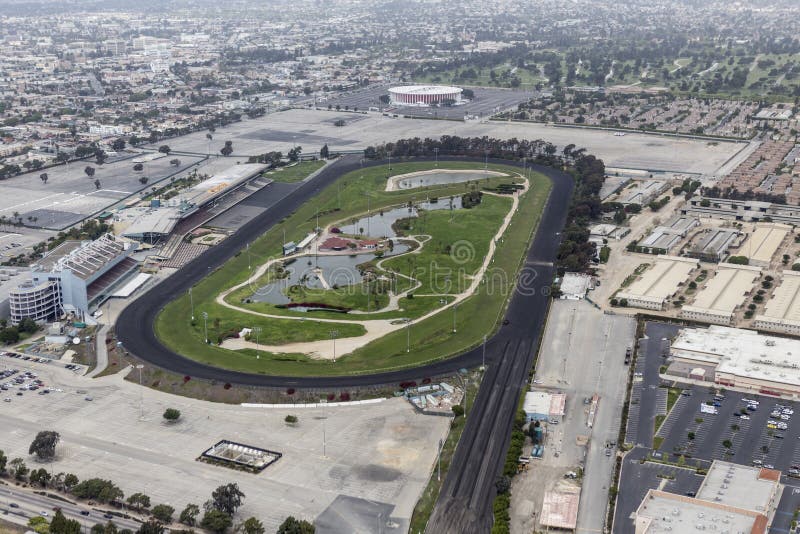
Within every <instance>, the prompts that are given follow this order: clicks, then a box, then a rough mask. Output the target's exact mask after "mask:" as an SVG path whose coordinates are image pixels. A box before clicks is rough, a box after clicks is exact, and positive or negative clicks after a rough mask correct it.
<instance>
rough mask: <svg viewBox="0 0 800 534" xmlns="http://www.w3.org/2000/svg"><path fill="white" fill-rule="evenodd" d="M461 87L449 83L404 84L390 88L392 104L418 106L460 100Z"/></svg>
mask: <svg viewBox="0 0 800 534" xmlns="http://www.w3.org/2000/svg"><path fill="white" fill-rule="evenodd" d="M461 92H462V90H461V88H460V87H451V86H448V85H403V86H400V87H392V88H390V89H389V98H391V101H392V104H398V105H401V106H402V105H406V106H418V105H430V104H441V103H442V102H446V101H453V102H460V101H461Z"/></svg>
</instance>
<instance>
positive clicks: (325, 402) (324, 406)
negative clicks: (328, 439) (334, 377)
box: [319, 399, 328, 458]
mask: <svg viewBox="0 0 800 534" xmlns="http://www.w3.org/2000/svg"><path fill="white" fill-rule="evenodd" d="M319 403H320V404H322V457H323V458H327V455H326V454H325V445H326V443H325V421H326V420H327V419H328V415H327V412H326V410H325V408H326V407H327V406H326V405H327V404H328V399H320V400H319Z"/></svg>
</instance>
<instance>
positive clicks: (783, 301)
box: [753, 271, 800, 336]
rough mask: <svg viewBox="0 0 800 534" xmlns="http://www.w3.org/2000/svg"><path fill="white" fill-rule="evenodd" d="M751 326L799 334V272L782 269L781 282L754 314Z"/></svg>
mask: <svg viewBox="0 0 800 534" xmlns="http://www.w3.org/2000/svg"><path fill="white" fill-rule="evenodd" d="M753 326H754V327H755V328H757V329H759V330H768V331H770V332H780V333H782V334H792V335H796V336H800V272H797V271H783V276H782V278H781V283H780V285H779V286H778V287H776V288H775V290H774V291H773V292H772V298H771V299H770V300H769V302H767V304H766V306H764V313H763V314H761V315H756V319H755V322H754V323H753Z"/></svg>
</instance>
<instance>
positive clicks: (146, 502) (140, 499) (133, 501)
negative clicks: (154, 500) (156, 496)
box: [127, 492, 150, 510]
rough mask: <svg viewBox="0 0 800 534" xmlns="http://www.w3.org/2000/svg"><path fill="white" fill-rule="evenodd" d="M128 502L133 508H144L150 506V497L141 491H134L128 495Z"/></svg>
mask: <svg viewBox="0 0 800 534" xmlns="http://www.w3.org/2000/svg"><path fill="white" fill-rule="evenodd" d="M127 503H128V505H130V506H131V507H132V508H136V509H137V510H141V509H142V508H150V497H149V496H147V495H145V494H144V493H141V492H138V493H134V494H133V495H131V496H130V497H128V499H127Z"/></svg>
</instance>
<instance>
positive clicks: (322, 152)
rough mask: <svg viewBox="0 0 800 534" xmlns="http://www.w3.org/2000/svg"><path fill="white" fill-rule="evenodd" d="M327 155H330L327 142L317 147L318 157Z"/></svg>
mask: <svg viewBox="0 0 800 534" xmlns="http://www.w3.org/2000/svg"><path fill="white" fill-rule="evenodd" d="M328 156H330V150H329V149H328V143H325V144H324V145H322V148H320V149H319V157H320V159H328Z"/></svg>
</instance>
